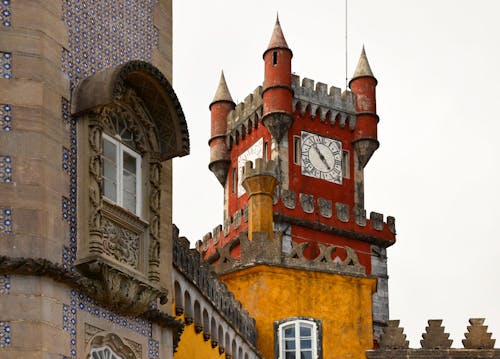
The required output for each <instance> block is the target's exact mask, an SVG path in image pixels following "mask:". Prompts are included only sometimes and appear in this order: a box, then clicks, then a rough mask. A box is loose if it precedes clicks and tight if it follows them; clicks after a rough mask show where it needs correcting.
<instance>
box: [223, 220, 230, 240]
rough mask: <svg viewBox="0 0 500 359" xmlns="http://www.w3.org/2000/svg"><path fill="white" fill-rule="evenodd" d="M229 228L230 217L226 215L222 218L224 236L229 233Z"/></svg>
mask: <svg viewBox="0 0 500 359" xmlns="http://www.w3.org/2000/svg"><path fill="white" fill-rule="evenodd" d="M230 230H231V217H227V218H226V219H224V237H227V235H229V231H230Z"/></svg>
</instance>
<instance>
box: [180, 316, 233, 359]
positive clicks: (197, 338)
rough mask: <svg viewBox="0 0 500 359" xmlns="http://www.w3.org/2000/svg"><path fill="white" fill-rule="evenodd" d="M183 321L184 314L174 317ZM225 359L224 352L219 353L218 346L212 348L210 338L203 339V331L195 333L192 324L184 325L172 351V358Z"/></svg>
mask: <svg viewBox="0 0 500 359" xmlns="http://www.w3.org/2000/svg"><path fill="white" fill-rule="evenodd" d="M176 319H179V320H182V321H184V316H181V317H176ZM195 358H199V359H225V354H219V347H218V346H217V347H215V348H212V344H211V340H207V341H205V340H203V332H201V333H196V332H195V330H194V324H190V325H186V326H185V327H184V332H182V336H181V341H180V342H179V346H178V347H177V352H176V353H174V359H195Z"/></svg>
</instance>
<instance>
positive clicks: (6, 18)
mask: <svg viewBox="0 0 500 359" xmlns="http://www.w3.org/2000/svg"><path fill="white" fill-rule="evenodd" d="M11 16H12V14H11V12H10V0H2V2H1V3H0V24H1V25H3V26H5V27H10V26H11V25H12V24H11Z"/></svg>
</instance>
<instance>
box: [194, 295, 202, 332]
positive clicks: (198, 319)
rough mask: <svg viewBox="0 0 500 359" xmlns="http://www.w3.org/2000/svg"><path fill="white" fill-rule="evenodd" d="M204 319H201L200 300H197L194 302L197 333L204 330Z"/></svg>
mask: <svg viewBox="0 0 500 359" xmlns="http://www.w3.org/2000/svg"><path fill="white" fill-rule="evenodd" d="M202 323H203V322H202V318H201V306H200V302H199V301H198V300H195V302H194V325H195V327H194V329H195V331H196V333H199V332H201V331H202V330H203V324H202Z"/></svg>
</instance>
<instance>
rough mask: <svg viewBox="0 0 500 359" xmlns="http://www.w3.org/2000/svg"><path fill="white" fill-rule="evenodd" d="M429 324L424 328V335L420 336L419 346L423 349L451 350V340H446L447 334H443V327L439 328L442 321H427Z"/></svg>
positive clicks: (448, 335)
mask: <svg viewBox="0 0 500 359" xmlns="http://www.w3.org/2000/svg"><path fill="white" fill-rule="evenodd" d="M427 323H428V324H429V325H428V326H427V327H426V328H425V333H423V334H422V338H423V339H422V340H421V341H420V345H422V348H423V349H448V348H451V344H452V343H453V340H451V339H448V338H449V337H450V334H449V333H445V332H444V327H443V326H441V324H442V323H443V320H441V319H431V320H429V321H427Z"/></svg>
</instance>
